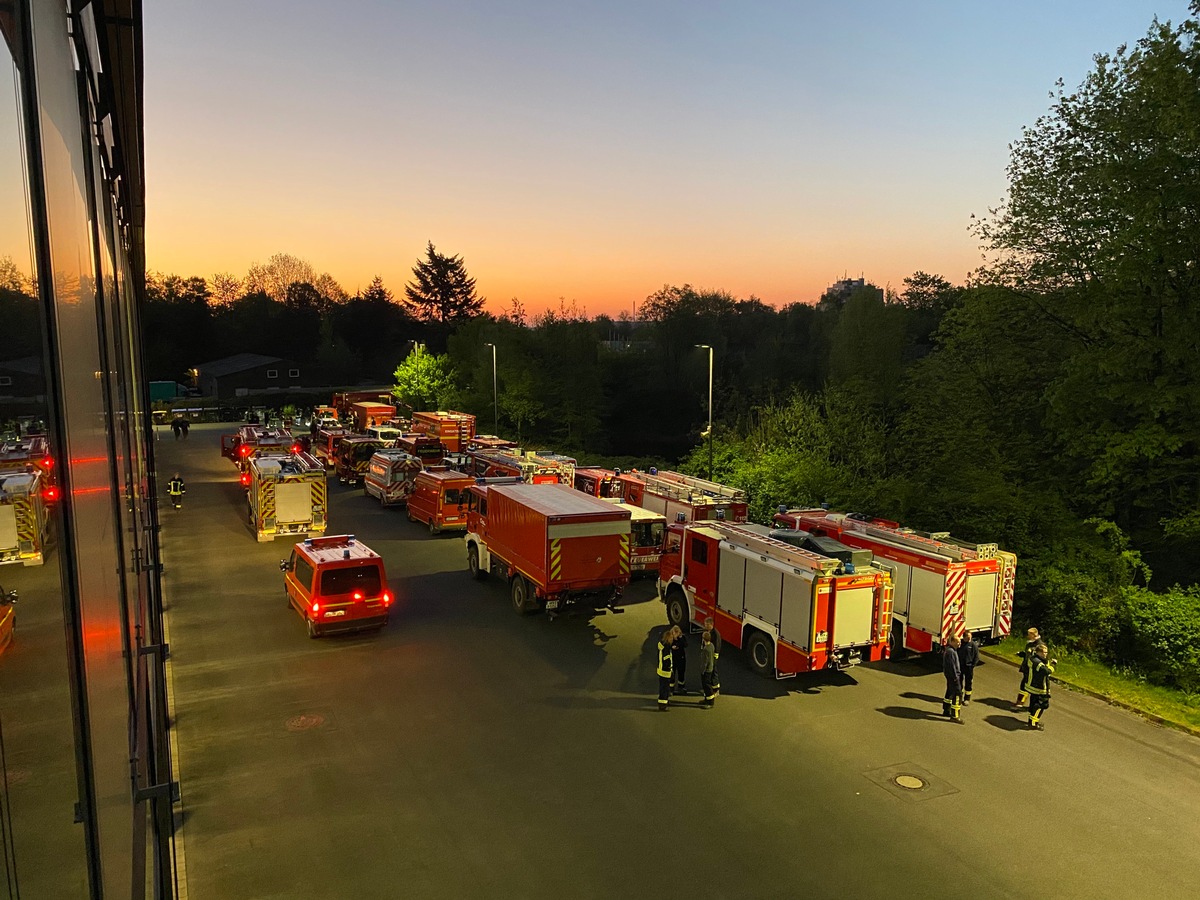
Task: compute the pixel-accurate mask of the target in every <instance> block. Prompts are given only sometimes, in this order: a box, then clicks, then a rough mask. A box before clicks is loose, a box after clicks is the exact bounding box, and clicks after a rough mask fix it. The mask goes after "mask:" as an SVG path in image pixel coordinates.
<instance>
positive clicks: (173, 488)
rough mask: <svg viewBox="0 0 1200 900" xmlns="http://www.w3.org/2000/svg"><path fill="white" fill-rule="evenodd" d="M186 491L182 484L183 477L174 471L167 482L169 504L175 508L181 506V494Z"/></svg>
mask: <svg viewBox="0 0 1200 900" xmlns="http://www.w3.org/2000/svg"><path fill="white" fill-rule="evenodd" d="M185 493H187V488H185V487H184V486H183V478H182V476H180V474H179V473H178V472H176V473H175V474H174V475H173V476H172V477H171V480H170V481H168V482H167V494H168V495H169V496H170V497H171V505H172V506H174V507H175V508H176V509H179V508H180V507H181V506H183V495H184V494H185Z"/></svg>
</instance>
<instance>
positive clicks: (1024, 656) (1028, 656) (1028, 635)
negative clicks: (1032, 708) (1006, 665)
mask: <svg viewBox="0 0 1200 900" xmlns="http://www.w3.org/2000/svg"><path fill="white" fill-rule="evenodd" d="M1041 642H1042V636H1041V635H1040V634H1038V630H1037V629H1036V628H1030V629H1029V630H1028V631H1026V632H1025V649H1024V650H1021V651H1020V652H1019V653H1017V656H1019V657H1021V687H1020V689H1019V690H1018V691H1017V699H1016V700H1015V701H1014V702H1013V712H1017V711H1019V710H1022V709H1024V708H1025V702H1026V701H1027V700H1028V699H1029V691H1028V690H1027V688H1028V687H1029V664H1030V663H1031V662H1032V661H1033V651H1034V650H1036V649H1037V645H1038V644H1040V643H1041Z"/></svg>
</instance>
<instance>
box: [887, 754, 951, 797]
mask: <svg viewBox="0 0 1200 900" xmlns="http://www.w3.org/2000/svg"><path fill="white" fill-rule="evenodd" d="M863 774H864V775H866V776H867V778H869V779H870V780H871V781H873V782H875V783H876V784H877V785H879V786H880V787H881V788H883V789H884V790H885V791H887V792H888V793H889V794H891V795H892V796H894V797H899V798H901V799H902V800H904V801H906V802H908V803H921V802H924V801H926V800H934V799H936V798H938V797H945V796H947V795H949V794H957V793H958V788H956V787H955V786H954V785H952V784H948V783H947V782H946V781H945V780H943V779H942V778H939V777H938V776H936V775H934V774H933V773H932V772H930V771H928V770H927V769H926V768H925V767H924V766H918V765H917V764H916V763H914V762H899V763H895V764H894V765H890V766H884V767H883V768H882V769H873V770H872V771H870V772H864V773H863Z"/></svg>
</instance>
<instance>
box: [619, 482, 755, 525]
mask: <svg viewBox="0 0 1200 900" xmlns="http://www.w3.org/2000/svg"><path fill="white" fill-rule="evenodd" d="M613 496H614V497H620V498H622V499H623V500H624V501H625V502H626V503H632V504H634V505H635V506H640V507H642V508H644V509H648V510H651V511H652V512H656V513H660V514H661V515H663V516H665V517H666V519H667V521H668V522H702V521H711V520H717V519H720V520H724V521H726V522H745V521H746V494H745V492H743V491H741V490H738V489H737V488H731V487H726V486H725V485H723V484H717V483H716V482H715V481H705V480H703V479H702V478H692V477H691V476H688V475H680V474H678V473H677V472H660V471H658V470H657V469H651V470H650V471H649V472H638V471H637V470H633V471H631V472H622V473H621V474H619V475H617V476H616V478H615V479H614V482H613ZM681 517H682V518H681Z"/></svg>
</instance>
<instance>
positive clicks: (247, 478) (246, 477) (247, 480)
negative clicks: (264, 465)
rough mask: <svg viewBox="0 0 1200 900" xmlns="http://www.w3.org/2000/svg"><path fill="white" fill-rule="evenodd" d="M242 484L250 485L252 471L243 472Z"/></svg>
mask: <svg viewBox="0 0 1200 900" xmlns="http://www.w3.org/2000/svg"><path fill="white" fill-rule="evenodd" d="M242 484H243V485H249V484H250V473H249V472H243V473H242Z"/></svg>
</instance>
